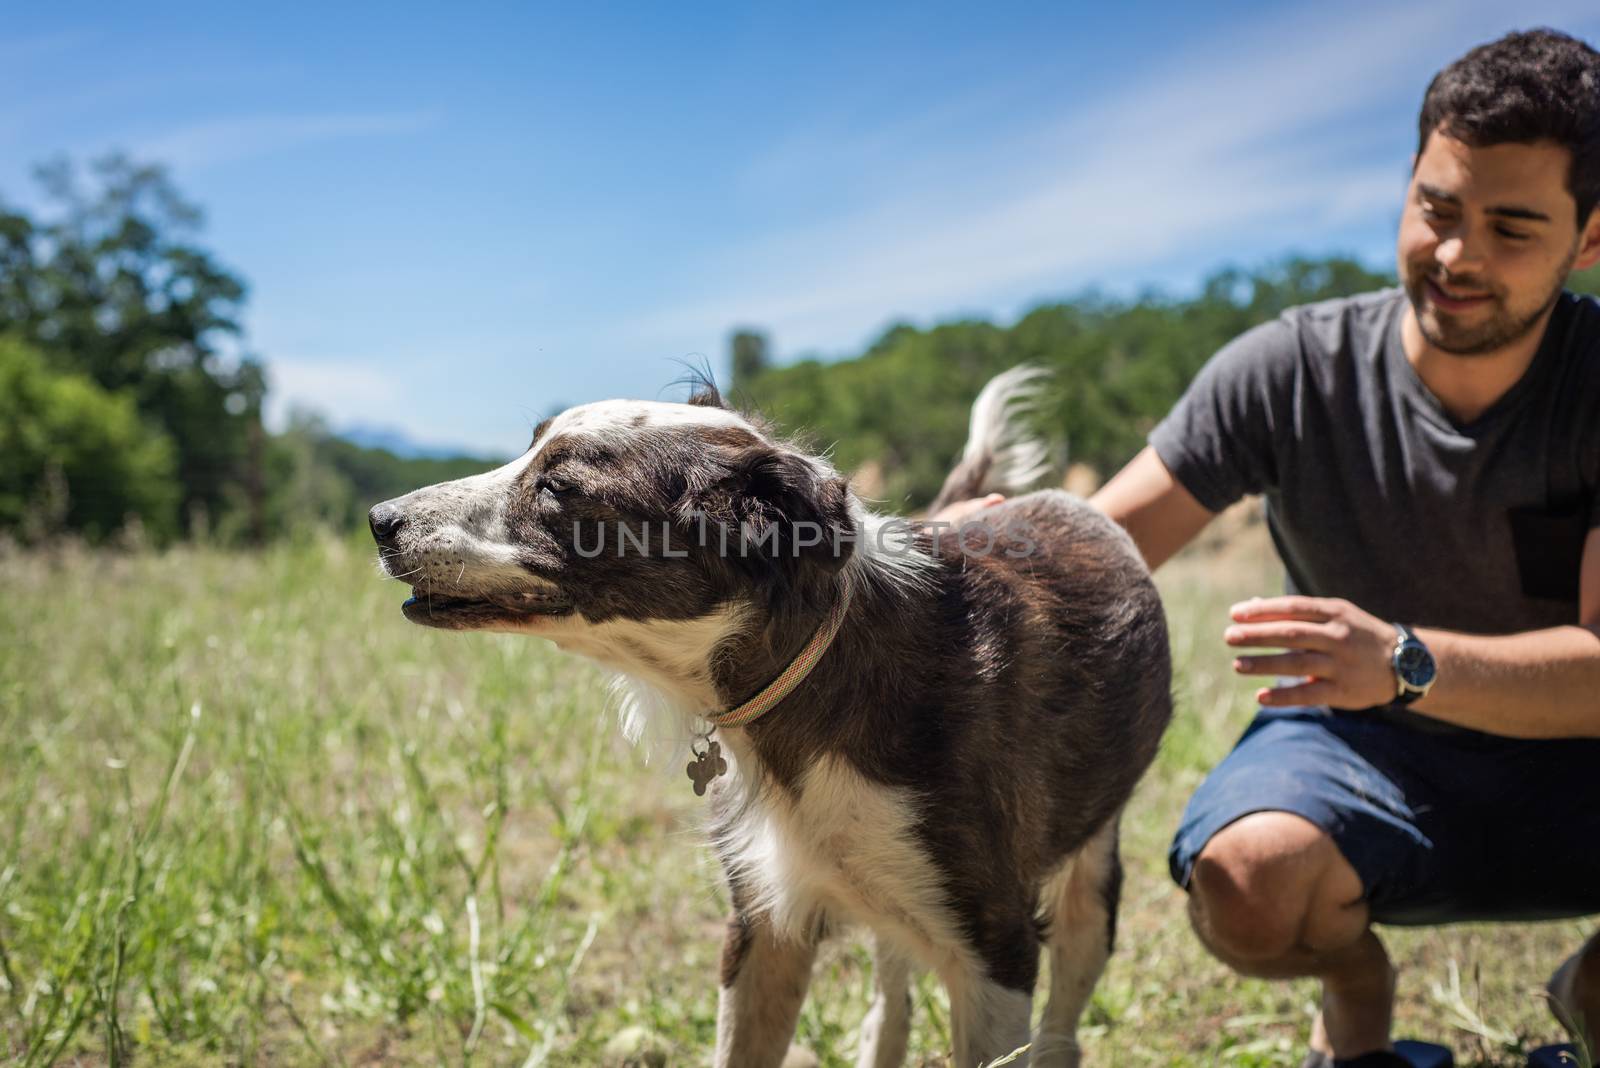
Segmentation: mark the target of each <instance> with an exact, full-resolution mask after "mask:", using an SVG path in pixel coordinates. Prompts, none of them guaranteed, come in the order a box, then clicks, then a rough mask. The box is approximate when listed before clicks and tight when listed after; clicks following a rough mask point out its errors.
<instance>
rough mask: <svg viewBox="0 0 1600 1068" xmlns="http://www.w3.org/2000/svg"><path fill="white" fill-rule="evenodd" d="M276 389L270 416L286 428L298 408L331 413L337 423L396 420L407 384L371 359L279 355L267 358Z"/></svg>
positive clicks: (270, 399) (272, 422) (270, 400)
mask: <svg viewBox="0 0 1600 1068" xmlns="http://www.w3.org/2000/svg"><path fill="white" fill-rule="evenodd" d="M267 377H268V379H269V381H270V385H271V390H270V391H269V392H268V394H267V411H266V421H267V424H268V426H269V427H271V428H272V429H273V430H281V429H283V427H284V426H285V425H286V424H287V423H288V421H289V413H290V412H291V411H293V410H295V409H297V408H300V409H310V410H313V411H316V412H319V413H321V414H323V415H326V416H329V417H330V418H332V419H333V421H334V422H335V423H339V424H342V423H347V422H369V423H392V422H394V418H395V413H396V412H397V411H399V410H401V405H402V403H403V398H404V393H405V390H404V387H403V383H401V382H400V381H399V380H398V379H397V378H396V377H395V376H394V375H392V374H390V373H388V372H386V371H384V370H383V369H382V368H379V367H374V366H371V365H369V364H363V363H357V362H351V361H344V362H341V361H335V360H318V359H308V358H305V357H293V356H290V357H283V356H274V357H273V358H272V359H271V360H269V361H268V363H267Z"/></svg>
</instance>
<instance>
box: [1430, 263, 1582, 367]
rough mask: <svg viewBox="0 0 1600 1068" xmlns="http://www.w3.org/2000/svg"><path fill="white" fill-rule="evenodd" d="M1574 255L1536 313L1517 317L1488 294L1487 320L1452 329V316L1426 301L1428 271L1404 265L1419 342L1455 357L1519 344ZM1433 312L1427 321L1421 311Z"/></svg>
mask: <svg viewBox="0 0 1600 1068" xmlns="http://www.w3.org/2000/svg"><path fill="white" fill-rule="evenodd" d="M1574 259H1576V256H1569V257H1568V258H1567V262H1566V263H1564V264H1562V266H1561V269H1560V270H1559V271H1557V272H1556V280H1555V283H1554V285H1553V286H1552V287H1551V288H1550V291H1549V293H1547V294H1546V295H1545V298H1544V300H1542V301H1540V302H1539V306H1538V308H1537V309H1536V310H1534V311H1531V312H1525V313H1521V314H1518V313H1517V312H1514V311H1512V310H1510V309H1508V308H1506V306H1505V300H1504V297H1503V296H1502V295H1501V294H1500V293H1498V292H1493V291H1491V293H1490V297H1489V299H1490V303H1491V307H1492V308H1493V311H1492V312H1491V314H1490V315H1489V317H1488V318H1487V319H1485V320H1484V321H1483V322H1481V323H1479V324H1477V325H1476V326H1456V325H1454V324H1453V323H1452V322H1451V319H1452V318H1453V313H1451V312H1449V311H1445V310H1443V309H1441V308H1439V307H1438V306H1437V305H1435V304H1434V303H1433V301H1432V300H1431V299H1430V298H1429V295H1428V292H1427V282H1426V279H1427V278H1428V277H1430V274H1429V272H1428V271H1426V270H1424V269H1419V268H1416V267H1413V266H1411V265H1410V264H1407V265H1406V279H1405V283H1406V296H1407V298H1409V299H1410V301H1411V310H1412V312H1413V314H1414V315H1415V316H1416V320H1417V329H1418V330H1420V331H1421V332H1422V337H1423V340H1425V341H1427V343H1428V344H1429V345H1432V346H1433V347H1434V348H1436V349H1439V350H1440V351H1442V352H1448V353H1450V354H1452V355H1455V356H1483V355H1487V354H1489V353H1494V352H1498V351H1499V350H1501V349H1503V348H1505V347H1506V346H1507V345H1510V344H1511V343H1513V342H1515V341H1520V340H1521V339H1522V338H1524V337H1527V336H1528V334H1529V333H1530V332H1531V331H1532V330H1533V329H1534V328H1535V327H1537V326H1538V325H1539V321H1540V320H1541V319H1543V318H1544V315H1545V313H1546V312H1548V311H1549V310H1550V308H1551V306H1552V305H1554V304H1555V302H1556V301H1557V300H1558V299H1559V298H1560V296H1561V290H1562V287H1563V286H1565V284H1566V278H1567V271H1568V270H1570V269H1571V267H1572V263H1573V260H1574ZM1429 309H1431V310H1433V311H1434V312H1435V314H1436V315H1437V318H1434V319H1431V320H1430V318H1429V316H1428V315H1427V314H1425V312H1426V311H1427V310H1429Z"/></svg>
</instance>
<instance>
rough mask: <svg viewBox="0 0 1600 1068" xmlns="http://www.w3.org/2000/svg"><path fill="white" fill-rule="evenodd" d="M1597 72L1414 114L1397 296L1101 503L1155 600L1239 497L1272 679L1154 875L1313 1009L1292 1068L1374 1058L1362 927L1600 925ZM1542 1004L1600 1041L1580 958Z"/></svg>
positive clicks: (1241, 616) (1298, 334)
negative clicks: (1261, 534)
mask: <svg viewBox="0 0 1600 1068" xmlns="http://www.w3.org/2000/svg"><path fill="white" fill-rule="evenodd" d="M1597 200H1600V54H1597V53H1596V52H1595V51H1594V50H1593V49H1591V48H1589V47H1588V46H1586V45H1585V44H1583V43H1582V42H1579V41H1577V40H1574V39H1572V38H1570V37H1566V36H1564V35H1561V34H1557V33H1553V32H1549V31H1537V32H1533V33H1519V34H1511V35H1509V36H1507V37H1505V38H1503V39H1501V40H1499V41H1496V42H1494V43H1493V44H1490V45H1486V46H1483V47H1480V48H1477V49H1475V50H1473V51H1472V52H1470V53H1468V54H1467V55H1466V56H1464V57H1463V58H1462V59H1460V60H1458V61H1457V62H1456V63H1454V64H1452V65H1451V66H1449V67H1448V68H1446V69H1445V70H1444V71H1442V72H1441V73H1440V74H1439V75H1438V76H1437V77H1435V79H1434V80H1433V82H1432V84H1431V85H1430V86H1429V88H1428V91H1427V94H1426V97H1425V99H1424V102H1423V106H1422V112H1421V116H1420V121H1419V142H1418V148H1417V156H1416V159H1415V161H1414V169H1413V174H1412V178H1411V182H1410V185H1409V188H1408V190H1407V194H1406V202H1405V207H1404V213H1403V216H1402V219H1401V223H1400V230H1399V238H1398V243H1397V244H1398V248H1397V251H1398V256H1397V259H1398V266H1399V272H1400V278H1401V280H1402V283H1403V287H1402V288H1401V289H1398V290H1392V291H1387V292H1382V293H1376V294H1367V295H1363V296H1360V297H1355V298H1351V299H1348V300H1338V301H1330V302H1326V303H1323V304H1319V305H1314V306H1311V307H1305V308H1298V309H1293V310H1291V311H1290V312H1288V313H1286V314H1285V315H1283V316H1282V317H1280V318H1279V319H1277V320H1276V321H1274V322H1271V323H1267V324H1265V325H1262V326H1260V327H1257V328H1256V329H1254V330H1251V331H1250V332H1249V333H1247V334H1245V335H1244V336H1242V337H1241V338H1239V339H1238V340H1236V341H1235V342H1233V343H1232V344H1230V345H1229V346H1228V347H1226V348H1225V349H1223V350H1222V351H1221V352H1219V353H1218V354H1217V355H1216V356H1215V357H1214V358H1213V359H1212V361H1211V362H1210V363H1209V364H1208V365H1207V366H1206V368H1205V369H1204V370H1203V371H1202V372H1201V374H1200V375H1199V376H1198V377H1197V378H1196V380H1195V381H1194V383H1193V384H1192V385H1191V387H1190V389H1189V391H1188V392H1187V394H1186V395H1185V396H1184V398H1183V400H1182V401H1181V402H1180V403H1179V404H1178V406H1177V407H1176V409H1174V411H1173V412H1172V413H1171V415H1169V416H1168V418H1167V419H1166V420H1165V421H1164V422H1163V423H1162V424H1161V425H1160V426H1158V427H1157V428H1156V430H1155V431H1154V432H1153V433H1152V434H1151V436H1150V445H1149V447H1147V448H1146V449H1145V450H1144V451H1143V452H1141V453H1140V454H1139V455H1138V456H1137V457H1135V458H1134V459H1133V461H1132V462H1130V463H1129V464H1128V466H1127V467H1126V468H1124V469H1123V471H1122V472H1121V473H1119V474H1118V475H1117V476H1116V477H1115V478H1114V479H1113V480H1112V481H1111V482H1109V483H1108V484H1107V485H1106V486H1105V487H1104V488H1103V489H1102V490H1101V491H1100V492H1099V493H1098V494H1096V495H1095V497H1094V503H1095V504H1097V505H1098V506H1099V507H1100V508H1102V509H1103V510H1104V511H1105V512H1107V513H1108V514H1110V515H1111V516H1113V517H1114V518H1116V519H1117V520H1118V521H1120V522H1121V523H1122V524H1123V525H1124V526H1126V528H1127V529H1128V531H1129V532H1130V533H1131V534H1132V536H1133V538H1134V540H1135V541H1136V542H1137V543H1138V544H1139V546H1140V548H1141V549H1142V550H1143V552H1144V554H1145V556H1146V558H1147V559H1148V561H1149V563H1150V564H1151V566H1152V567H1154V566H1158V565H1159V564H1161V563H1162V562H1163V561H1165V560H1166V559H1168V558H1169V557H1171V556H1172V555H1173V554H1174V553H1175V552H1177V551H1178V550H1179V549H1180V548H1181V547H1182V546H1183V545H1185V544H1186V543H1187V542H1188V541H1189V540H1190V539H1191V538H1193V537H1194V536H1195V535H1196V534H1197V533H1198V532H1199V531H1200V530H1201V528H1202V527H1204V526H1205V525H1206V524H1207V523H1208V522H1209V521H1210V520H1211V519H1212V517H1213V516H1214V515H1215V514H1216V513H1217V512H1218V511H1220V510H1221V509H1223V508H1225V507H1226V506H1227V505H1228V504H1230V503H1231V502H1233V501H1234V500H1236V499H1238V498H1239V497H1241V496H1243V495H1245V494H1248V493H1261V494H1263V495H1264V496H1265V498H1266V507H1267V516H1268V522H1269V525H1270V529H1271V532H1272V536H1273V539H1274V541H1275V543H1276V545H1277V547H1278V550H1279V553H1280V555H1281V556H1282V558H1283V560H1284V563H1285V565H1286V567H1287V571H1288V579H1289V589H1290V591H1291V594H1290V595H1289V596H1282V597H1270V598H1267V599H1255V600H1251V601H1247V602H1245V603H1243V604H1239V605H1235V606H1234V608H1233V609H1232V613H1231V614H1232V620H1231V623H1230V624H1229V625H1228V626H1227V629H1226V631H1225V634H1224V637H1225V640H1226V642H1227V643H1228V644H1229V645H1231V646H1234V647H1236V648H1238V649H1240V650H1249V649H1279V650H1283V651H1281V652H1264V653H1259V652H1242V653H1241V655H1240V656H1239V657H1238V658H1237V659H1236V660H1235V661H1234V669H1235V670H1236V671H1238V672H1240V673H1242V674H1245V675H1253V676H1254V675H1259V676H1266V677H1268V678H1270V679H1276V681H1275V682H1271V683H1269V684H1268V685H1266V686H1265V687H1264V688H1263V689H1261V690H1260V691H1259V692H1258V693H1257V694H1256V699H1257V701H1258V702H1259V703H1260V705H1261V708H1260V710H1259V714H1258V715H1257V717H1256V719H1255V721H1254V722H1253V723H1252V724H1251V726H1250V728H1249V730H1248V731H1247V732H1246V734H1245V735H1244V737H1243V738H1242V739H1241V740H1240V741H1239V743H1238V745H1237V747H1236V748H1235V749H1234V751H1233V753H1232V754H1230V755H1229V756H1228V757H1227V758H1226V759H1225V760H1224V761H1223V762H1222V764H1220V765H1219V766H1218V767H1217V768H1216V769H1215V770H1214V771H1213V773H1212V774H1211V776H1209V777H1208V778H1207V780H1206V781H1205V783H1204V784H1203V785H1202V786H1201V787H1200V789H1199V790H1198V791H1197V792H1196V794H1195V796H1194V798H1193V799H1192V800H1191V801H1190V803H1189V806H1188V809H1187V810H1186V812H1185V813H1184V816H1183V820H1182V824H1181V826H1180V828H1179V831H1178V834H1177V837H1176V840H1175V842H1174V843H1173V847H1172V853H1171V863H1172V870H1173V874H1174V877H1175V878H1176V879H1177V880H1178V881H1179V883H1180V884H1181V885H1183V886H1184V887H1186V888H1187V889H1188V891H1189V894H1190V913H1191V918H1192V920H1193V924H1194V928H1195V931H1196V933H1197V934H1198V935H1199V937H1200V938H1201V940H1202V941H1203V942H1204V943H1205V945H1206V946H1207V947H1208V948H1209V949H1210V950H1211V951H1212V952H1213V953H1214V954H1215V955H1216V956H1217V957H1219V958H1220V959H1221V960H1223V961H1224V962H1226V963H1228V964H1229V965H1230V966H1232V967H1233V968H1234V969H1236V970H1237V971H1239V972H1241V973H1243V974H1247V975H1255V976H1264V977H1277V978H1289V977H1297V976H1316V977H1317V978H1319V979H1320V980H1321V981H1322V990H1323V995H1322V1012H1321V1016H1320V1018H1319V1020H1318V1022H1317V1025H1316V1026H1315V1027H1314V1028H1313V1033H1312V1037H1311V1047H1312V1053H1311V1056H1310V1058H1309V1059H1308V1061H1307V1064H1308V1065H1314V1064H1315V1065H1326V1064H1328V1063H1330V1061H1331V1063H1333V1064H1335V1065H1346V1064H1360V1065H1363V1066H1373V1068H1376V1066H1378V1065H1384V1064H1403V1063H1406V1062H1404V1061H1403V1060H1401V1059H1400V1058H1399V1057H1398V1056H1397V1055H1396V1054H1395V1053H1393V1052H1389V1051H1390V1050H1391V1045H1390V1034H1389V1031H1390V1016H1391V1009H1392V1003H1393V998H1394V988H1395V972H1394V969H1393V967H1392V966H1391V964H1390V962H1389V959H1388V957H1387V955H1386V954H1385V952H1384V949H1383V945H1382V943H1381V942H1380V941H1379V939H1378V936H1377V935H1376V934H1375V933H1374V932H1373V931H1372V929H1371V927H1370V924H1372V923H1373V922H1375V921H1376V922H1384V923H1391V924H1437V923H1448V922H1456V921H1463V920H1484V919H1504V920H1513V919H1534V918H1550V917H1557V916H1567V917H1572V916H1584V915H1591V914H1594V913H1600V495H1597V494H1596V492H1595V487H1596V485H1597V483H1600V305H1597V304H1596V303H1595V302H1594V301H1592V300H1580V299H1577V298H1575V297H1573V296H1572V295H1570V294H1565V293H1564V292H1563V283H1564V281H1565V279H1566V277H1567V275H1568V273H1569V272H1570V271H1572V270H1573V269H1581V268H1585V267H1588V266H1590V265H1592V264H1594V263H1595V262H1596V261H1597V260H1600V211H1596V210H1595V205H1596V202H1597ZM1552 992H1553V993H1555V994H1556V995H1557V997H1558V998H1559V1000H1560V1001H1561V1003H1562V1004H1563V1005H1564V1006H1565V1007H1566V1008H1567V1009H1568V1010H1569V1011H1570V1012H1572V1013H1574V1014H1576V1015H1577V1017H1578V1019H1579V1021H1580V1022H1581V1023H1583V1024H1585V1025H1586V1026H1587V1027H1588V1029H1589V1031H1590V1032H1591V1033H1592V1034H1593V1033H1600V936H1597V937H1596V938H1594V939H1591V940H1590V941H1589V943H1588V945H1587V946H1585V947H1584V948H1583V949H1582V950H1580V951H1579V952H1578V953H1577V954H1575V955H1574V956H1573V957H1572V958H1571V959H1570V960H1569V961H1568V962H1567V963H1566V964H1565V965H1564V966H1563V967H1562V969H1561V970H1560V971H1559V972H1558V974H1557V977H1556V979H1555V980H1553V984H1552Z"/></svg>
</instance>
